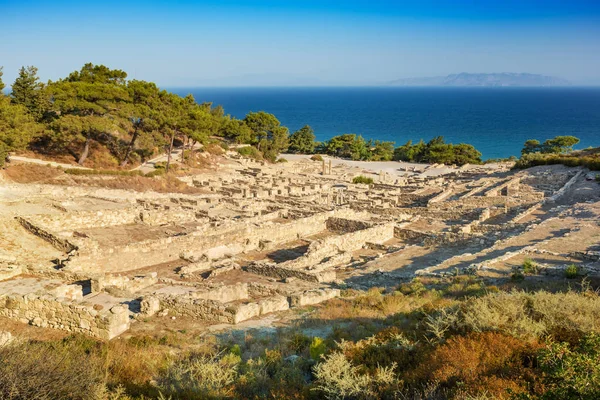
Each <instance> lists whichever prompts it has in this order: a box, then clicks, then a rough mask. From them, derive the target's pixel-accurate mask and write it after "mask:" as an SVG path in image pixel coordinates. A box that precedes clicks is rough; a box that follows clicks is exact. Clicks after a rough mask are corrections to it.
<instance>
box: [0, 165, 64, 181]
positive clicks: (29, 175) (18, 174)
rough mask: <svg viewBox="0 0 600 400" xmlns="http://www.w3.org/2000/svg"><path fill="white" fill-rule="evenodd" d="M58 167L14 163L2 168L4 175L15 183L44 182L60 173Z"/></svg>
mask: <svg viewBox="0 0 600 400" xmlns="http://www.w3.org/2000/svg"><path fill="white" fill-rule="evenodd" d="M62 174H63V172H62V171H61V170H60V169H58V168H53V167H49V166H47V165H39V164H26V163H23V164H15V165H11V166H10V167H8V168H6V170H4V176H5V177H6V178H8V179H9V180H11V181H13V182H17V183H36V182H40V183H41V182H45V181H48V180H51V179H53V178H56V177H57V176H59V175H62Z"/></svg>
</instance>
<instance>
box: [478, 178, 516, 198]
mask: <svg viewBox="0 0 600 400" xmlns="http://www.w3.org/2000/svg"><path fill="white" fill-rule="evenodd" d="M520 182H521V177H516V178H512V179H509V180H508V181H506V182H504V183H503V184H501V185H499V186H496V187H493V188H491V189H490V190H488V191H487V192H485V193H484V196H486V197H496V196H498V195H499V194H500V193H501V192H502V190H504V189H507V188H510V187H514V186H515V185H518V184H519V183H520Z"/></svg>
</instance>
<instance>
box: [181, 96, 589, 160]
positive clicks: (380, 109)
mask: <svg viewBox="0 0 600 400" xmlns="http://www.w3.org/2000/svg"><path fill="white" fill-rule="evenodd" d="M169 90H170V91H173V92H175V93H177V94H180V95H187V94H189V93H191V94H192V95H193V96H194V98H195V99H196V100H197V101H198V102H212V103H213V104H214V105H217V104H219V105H222V106H223V107H224V109H225V112H226V114H230V115H232V116H235V117H237V118H243V117H244V116H245V115H246V114H247V113H248V112H250V111H266V112H269V113H272V114H274V115H275V116H276V117H277V118H278V119H279V121H281V123H282V125H284V126H286V127H288V128H289V130H290V133H291V132H294V131H295V130H297V129H299V128H301V127H302V126H304V125H310V126H311V127H312V128H313V129H314V131H315V135H316V137H317V140H319V141H324V140H327V139H329V138H331V137H332V136H335V135H340V134H343V133H356V134H360V135H362V136H363V137H364V138H366V139H377V140H384V141H392V142H395V144H396V146H399V145H401V144H404V143H406V142H407V141H408V140H412V141H413V143H414V142H417V141H419V140H420V139H423V140H425V141H428V140H430V139H432V138H433V137H435V136H444V138H445V139H446V142H448V143H469V144H472V145H473V146H475V148H477V149H478V150H479V151H480V152H481V153H482V154H483V158H484V159H490V158H506V157H510V156H511V155H514V156H518V155H519V154H520V151H521V148H522V147H523V143H524V142H525V141H526V140H528V139H538V140H540V141H544V140H546V139H549V138H553V137H555V136H558V135H573V136H576V137H578V138H579V139H581V142H580V143H579V144H578V145H577V146H576V148H577V149H582V148H586V147H589V146H594V147H598V146H600V88H591V87H590V88H584V87H560V88H559V87H548V88H514V87H493V88H422V87H419V88H416V87H343V88H340V87H321V88H316V87H307V88H296V87H294V88H291V87H287V88H171V89H169Z"/></svg>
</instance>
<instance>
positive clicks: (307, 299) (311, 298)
mask: <svg viewBox="0 0 600 400" xmlns="http://www.w3.org/2000/svg"><path fill="white" fill-rule="evenodd" d="M339 295H340V290H339V289H315V290H309V291H306V292H302V293H296V294H293V295H291V296H290V299H289V300H290V306H292V307H302V306H307V305H311V304H318V303H322V302H324V301H327V300H330V299H333V298H334V297H338V296H339Z"/></svg>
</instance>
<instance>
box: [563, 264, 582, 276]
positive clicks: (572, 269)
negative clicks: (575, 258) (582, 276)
mask: <svg viewBox="0 0 600 400" xmlns="http://www.w3.org/2000/svg"><path fill="white" fill-rule="evenodd" d="M578 276H579V267H577V265H575V264H571V265H569V266H568V267H567V268H565V277H566V278H567V279H575V278H577V277H578Z"/></svg>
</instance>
